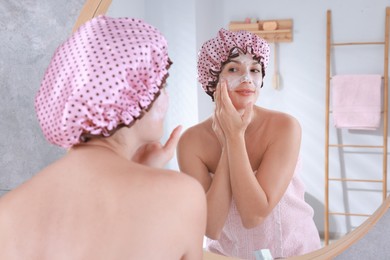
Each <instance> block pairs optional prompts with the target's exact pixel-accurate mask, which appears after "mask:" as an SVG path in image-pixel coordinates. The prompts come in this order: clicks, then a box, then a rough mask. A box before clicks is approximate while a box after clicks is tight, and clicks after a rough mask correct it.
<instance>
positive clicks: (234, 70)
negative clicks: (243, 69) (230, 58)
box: [228, 68, 237, 72]
mask: <svg viewBox="0 0 390 260" xmlns="http://www.w3.org/2000/svg"><path fill="white" fill-rule="evenodd" d="M228 71H229V72H236V71H237V69H236V68H230V69H229V70H228Z"/></svg>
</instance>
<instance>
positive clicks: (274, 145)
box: [216, 83, 301, 228]
mask: <svg viewBox="0 0 390 260" xmlns="http://www.w3.org/2000/svg"><path fill="white" fill-rule="evenodd" d="M216 103H217V106H218V107H219V109H218V113H217V117H218V119H219V122H220V125H221V128H222V130H223V132H224V135H225V138H226V148H227V155H228V162H229V172H230V182H231V189H232V196H233V198H234V200H235V203H236V205H237V209H238V211H239V213H240V216H241V220H242V223H243V225H244V226H245V227H247V228H252V227H254V226H257V225H258V224H260V223H261V222H262V221H263V219H264V218H265V217H266V216H267V215H268V214H269V213H270V212H271V210H272V209H273V208H274V207H275V205H276V204H277V203H278V202H279V200H280V199H281V197H282V196H283V194H284V193H285V191H286V189H287V186H288V184H289V183H290V181H291V178H292V175H293V173H294V169H295V164H296V161H297V157H298V153H299V147H300V139H301V137H300V135H301V129H300V126H299V124H298V122H297V121H296V120H295V119H294V118H292V117H289V116H287V115H284V114H275V115H272V116H270V118H268V119H267V120H268V122H267V124H269V126H268V127H269V128H271V129H268V130H267V131H266V134H264V133H263V135H264V137H263V140H264V142H266V144H267V147H266V149H265V151H264V154H263V155H262V160H261V164H260V166H259V168H258V170H257V173H256V175H255V174H254V173H253V170H252V166H251V163H250V160H249V156H253V154H248V152H247V147H246V143H245V138H246V136H245V134H246V129H247V127H248V125H249V123H250V122H251V121H252V120H259V119H258V118H257V117H256V116H254V115H253V114H252V109H253V106H252V104H248V105H247V107H246V108H245V111H244V113H243V114H242V115H240V114H239V113H238V111H236V110H235V108H234V106H233V104H232V103H231V100H230V98H229V95H228V92H227V89H226V84H224V83H221V85H220V87H219V88H217V91H216ZM249 137H250V136H249ZM247 138H248V137H247ZM250 141H252V140H249V142H250ZM249 152H251V153H257V152H258V151H257V150H253V149H252V150H251V151H249ZM258 156H260V155H258Z"/></svg>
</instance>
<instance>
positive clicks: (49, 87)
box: [35, 15, 171, 148]
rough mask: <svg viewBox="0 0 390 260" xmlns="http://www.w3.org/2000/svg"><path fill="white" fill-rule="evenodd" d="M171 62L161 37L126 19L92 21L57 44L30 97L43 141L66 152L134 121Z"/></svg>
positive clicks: (156, 91) (157, 90)
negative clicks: (43, 136) (32, 98)
mask: <svg viewBox="0 0 390 260" xmlns="http://www.w3.org/2000/svg"><path fill="white" fill-rule="evenodd" d="M170 64H171V62H170V60H169V58H168V53H167V42H166V40H165V38H164V37H163V36H162V34H161V33H160V32H159V31H158V30H157V29H156V28H154V27H152V26H151V25H149V24H146V23H145V22H143V21H141V20H137V19H131V18H110V17H106V16H103V15H101V16H98V17H96V18H94V19H92V20H90V21H88V22H86V23H85V24H84V25H82V26H80V28H79V29H78V30H77V31H76V32H75V33H74V34H72V35H71V37H70V38H69V39H68V40H66V41H65V42H64V43H63V44H61V45H60V46H59V47H58V48H57V50H56V51H55V53H54V56H53V58H52V60H51V62H50V64H49V67H48V68H47V70H46V72H45V75H44V78H43V81H42V83H41V86H40V89H39V91H38V93H37V95H36V97H35V110H36V113H37V116H38V120H39V124H40V126H41V128H42V130H43V133H44V135H45V137H46V139H47V140H48V141H49V142H51V143H53V144H56V145H59V146H62V147H64V148H68V147H70V146H72V145H75V144H78V143H80V142H82V141H86V140H88V138H90V137H91V136H110V135H112V134H113V133H114V132H115V130H116V129H117V128H118V127H122V126H130V125H131V124H132V123H134V121H135V120H136V119H139V118H140V117H142V115H143V114H144V111H147V110H148V109H149V107H150V106H151V104H152V102H153V101H154V100H155V99H156V97H157V96H158V95H159V94H160V88H161V87H162V85H163V84H164V82H165V80H166V78H167V76H168V71H167V70H168V68H169V66H170Z"/></svg>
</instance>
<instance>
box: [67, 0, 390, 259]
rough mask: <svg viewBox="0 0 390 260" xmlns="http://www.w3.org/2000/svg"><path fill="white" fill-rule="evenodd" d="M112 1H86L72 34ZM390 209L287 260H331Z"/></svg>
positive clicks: (387, 202)
mask: <svg viewBox="0 0 390 260" xmlns="http://www.w3.org/2000/svg"><path fill="white" fill-rule="evenodd" d="M111 2H112V0H86V2H85V4H84V6H83V8H82V9H81V12H80V14H79V16H78V18H77V21H76V23H75V25H74V27H73V32H74V31H76V30H77V29H78V27H79V26H80V25H82V24H83V23H85V22H86V21H88V20H90V19H92V18H94V17H96V16H99V15H103V14H105V13H106V12H107V10H108V8H109V7H110V5H111ZM389 207H390V196H388V197H387V198H386V200H384V202H383V203H382V205H381V206H379V208H378V209H377V210H376V211H375V212H374V213H373V214H372V215H371V216H370V217H369V218H368V219H367V220H365V221H364V222H363V223H362V224H361V225H360V226H359V227H357V228H356V229H354V230H353V231H351V232H349V233H348V234H346V235H345V236H343V237H342V238H340V239H338V240H337V241H335V242H333V243H331V244H330V245H327V246H324V247H322V248H321V249H318V250H316V251H313V252H310V253H307V254H305V255H301V256H295V257H290V258H288V259H289V260H307V259H332V258H334V257H336V256H337V255H339V254H341V253H342V252H344V251H345V250H346V249H347V248H349V247H350V246H352V245H353V244H354V243H356V242H357V241H358V240H359V239H361V238H362V237H364V236H365V235H366V234H367V233H368V232H369V231H370V230H371V229H372V228H373V227H374V226H375V224H376V223H377V222H378V221H379V219H381V218H382V216H383V215H384V214H385V213H386V212H387V210H388V209H389ZM203 259H204V260H223V259H226V260H227V259H235V258H231V257H225V256H220V255H217V254H214V253H210V252H206V251H205V253H204V256H203Z"/></svg>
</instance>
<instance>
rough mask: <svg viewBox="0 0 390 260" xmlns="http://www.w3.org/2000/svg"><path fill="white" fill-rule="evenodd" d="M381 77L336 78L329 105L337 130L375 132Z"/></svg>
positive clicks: (379, 104) (379, 103) (333, 82)
mask: <svg viewBox="0 0 390 260" xmlns="http://www.w3.org/2000/svg"><path fill="white" fill-rule="evenodd" d="M381 86H382V77H381V75H336V76H334V77H333V78H332V106H333V119H334V125H335V127H337V128H349V129H359V130H375V129H377V128H378V127H379V125H380V117H381Z"/></svg>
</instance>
